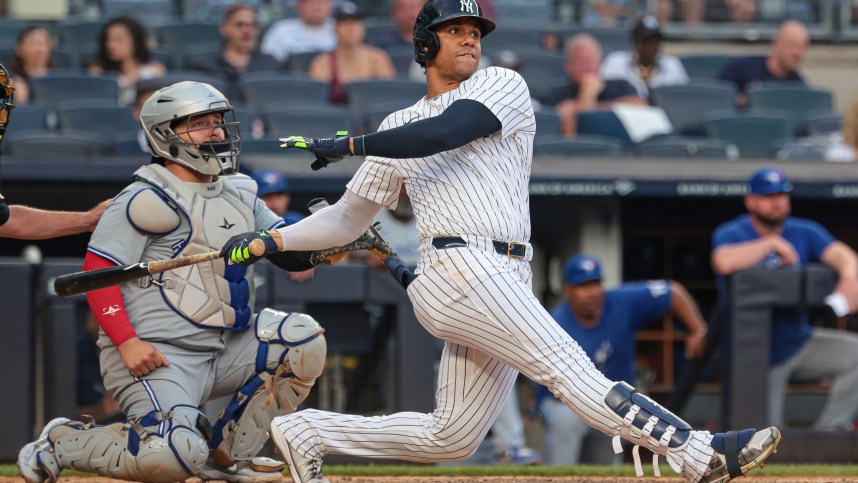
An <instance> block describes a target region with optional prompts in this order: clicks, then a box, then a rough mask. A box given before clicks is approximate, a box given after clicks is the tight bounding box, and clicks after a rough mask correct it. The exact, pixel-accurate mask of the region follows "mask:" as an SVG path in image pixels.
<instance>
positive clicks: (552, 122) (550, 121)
mask: <svg viewBox="0 0 858 483" xmlns="http://www.w3.org/2000/svg"><path fill="white" fill-rule="evenodd" d="M534 116H535V118H536V135H537V136H539V137H541V136H552V135H557V134H560V118H559V117H557V114H554V111H551V110H542V111H537V112H536V113H534Z"/></svg>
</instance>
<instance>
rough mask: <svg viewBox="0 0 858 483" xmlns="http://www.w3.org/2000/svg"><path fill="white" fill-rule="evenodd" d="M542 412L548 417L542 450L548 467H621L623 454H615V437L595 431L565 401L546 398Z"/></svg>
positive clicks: (540, 407) (541, 407) (542, 405)
mask: <svg viewBox="0 0 858 483" xmlns="http://www.w3.org/2000/svg"><path fill="white" fill-rule="evenodd" d="M539 409H540V410H541V411H542V415H543V417H544V418H545V426H546V427H545V446H544V447H543V448H542V453H543V455H544V461H545V464H547V465H577V464H581V463H587V464H596V465H618V464H620V463H622V462H623V456H622V455H621V454H614V449H613V447H612V446H611V437H610V436H606V435H604V434H602V433H601V432H600V431H597V430H595V429H593V428H591V427H590V426H589V425H588V424H587V423H586V422H585V421H584V420H583V419H581V418H580V417H578V415H577V414H575V413H574V412H573V411H572V410H571V409H569V407H567V406H566V405H565V404H563V402H562V401H560V400H559V399H555V398H553V397H552V398H546V399H544V400H543V401H542V402H541V403H540V405H539Z"/></svg>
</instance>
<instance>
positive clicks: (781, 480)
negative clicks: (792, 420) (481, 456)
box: [0, 475, 858, 483]
mask: <svg viewBox="0 0 858 483" xmlns="http://www.w3.org/2000/svg"><path fill="white" fill-rule="evenodd" d="M328 479H330V480H331V483H374V482H379V483H391V482H397V483H406V482H415V483H561V482H575V483H608V482H610V483H641V482H649V483H682V482H683V480H682V479H680V478H673V477H671V478H655V477H652V476H649V477H643V478H628V477H620V478H617V477H594V476H569V477H563V478H558V477H545V476H538V477H534V476H528V477H521V476H491V477H489V476H473V477H450V478H444V477H438V476H431V477H413V476H379V477H369V476H336V475H334V476H329V477H328ZM59 481H60V483H62V482H67V483H115V482H119V481H121V480H112V479H110V478H94V477H90V476H69V477H61V478H60V480H59ZM291 481H292V480H291V479H290V478H283V483H291ZM736 481H737V482H741V483H753V482H756V483H846V482H858V476H851V477H837V476H820V477H786V476H770V477H767V476H752V477H746V478H742V479H740V480H736ZM0 483H24V480H23V479H21V478H9V477H0ZM186 483H201V482H200V480H198V479H196V478H193V479H190V480H187V482H186Z"/></svg>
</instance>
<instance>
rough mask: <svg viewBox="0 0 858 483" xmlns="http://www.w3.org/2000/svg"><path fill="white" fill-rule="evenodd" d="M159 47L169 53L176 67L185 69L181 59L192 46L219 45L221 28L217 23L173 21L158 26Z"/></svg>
mask: <svg viewBox="0 0 858 483" xmlns="http://www.w3.org/2000/svg"><path fill="white" fill-rule="evenodd" d="M156 34H157V36H158V39H159V44H158V46H159V48H160V49H161V50H164V51H166V52H167V53H169V54H170V55H171V56H172V57H173V60H174V61H175V62H176V67H177V68H179V69H183V68H184V66H183V65H182V64H181V60H182V59H183V58H184V53H185V51H187V50H188V49H189V48H190V47H192V46H197V45H219V44H220V43H221V42H222V38H221V35H220V28H219V26H218V24H216V23H202V22H171V23H167V24H165V25H161V26H159V27H157V29H156Z"/></svg>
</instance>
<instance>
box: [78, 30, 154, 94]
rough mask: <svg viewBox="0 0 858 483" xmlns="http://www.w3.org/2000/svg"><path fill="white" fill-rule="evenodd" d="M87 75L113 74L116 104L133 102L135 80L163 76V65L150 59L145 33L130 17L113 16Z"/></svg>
mask: <svg viewBox="0 0 858 483" xmlns="http://www.w3.org/2000/svg"><path fill="white" fill-rule="evenodd" d="M89 73H90V75H115V76H117V81H118V82H119V104H120V105H123V106H130V105H131V104H133V103H134V98H135V94H136V92H135V83H136V82H137V81H138V80H146V79H152V78H155V77H163V76H164V75H165V74H166V73H167V69H166V67H164V64H162V63H160V62H158V61H157V60H152V56H151V55H150V53H149V47H147V46H146V31H145V30H144V29H143V26H142V25H140V22H138V21H137V20H134V19H133V18H131V17H126V16H122V17H116V18H114V19H112V20H110V21H109V22H107V25H105V26H104V29H102V31H101V36H100V37H99V40H98V52H97V53H96V56H95V59H94V60H93V61H92V63H91V64H90V65H89Z"/></svg>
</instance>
